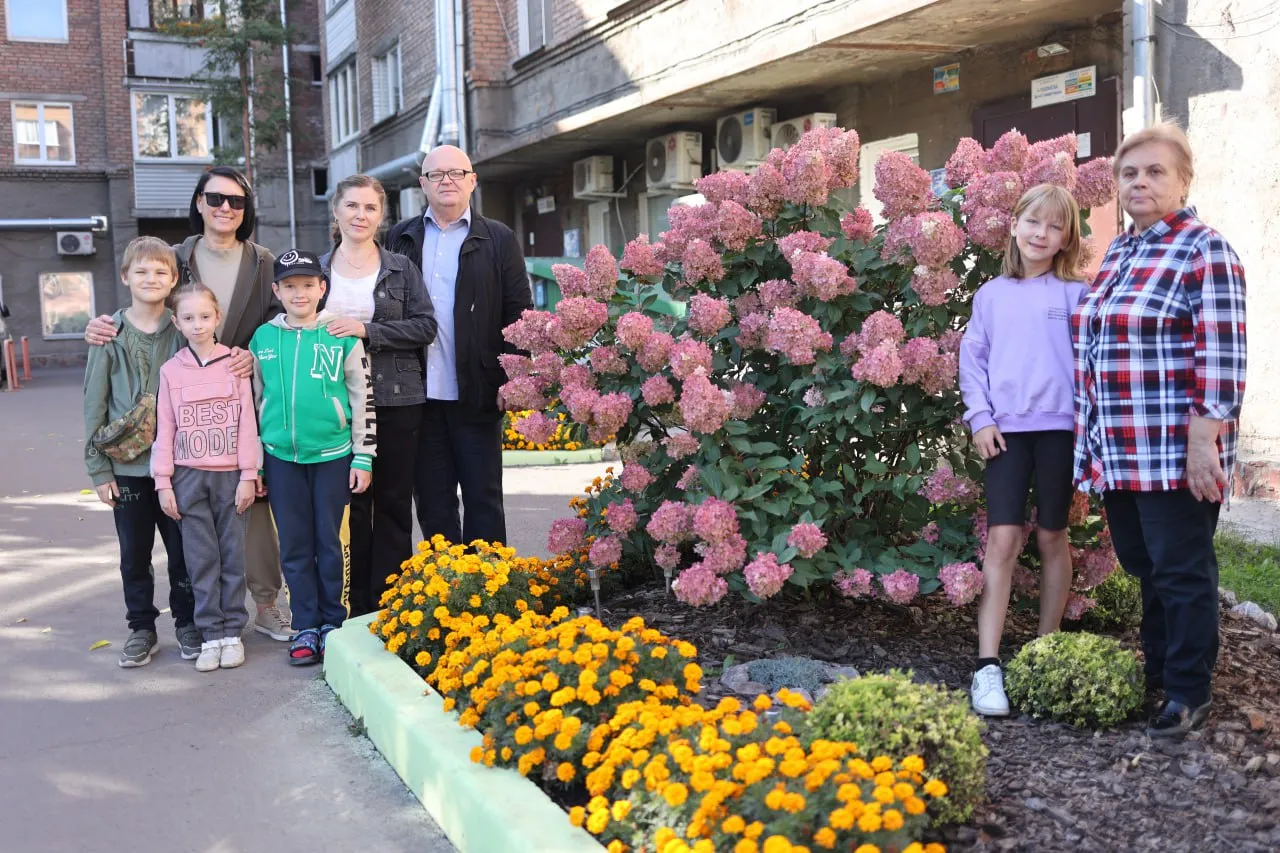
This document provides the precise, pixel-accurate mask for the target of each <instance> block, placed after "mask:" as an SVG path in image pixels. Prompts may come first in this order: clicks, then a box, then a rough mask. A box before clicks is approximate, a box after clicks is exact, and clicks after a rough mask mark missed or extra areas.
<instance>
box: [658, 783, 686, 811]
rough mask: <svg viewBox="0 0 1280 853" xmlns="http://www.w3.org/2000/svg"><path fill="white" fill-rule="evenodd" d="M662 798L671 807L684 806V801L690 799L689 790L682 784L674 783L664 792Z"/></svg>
mask: <svg viewBox="0 0 1280 853" xmlns="http://www.w3.org/2000/svg"><path fill="white" fill-rule="evenodd" d="M662 798H663V799H664V800H666V801H667V805H669V806H673V807H674V806H679V805H683V803H684V801H685V800H687V799H688V798H689V789H688V788H686V787H685V786H684V785H683V784H681V783H680V782H673V783H672V784H670V785H668V786H667V787H666V788H665V789H664V790H663V792H662Z"/></svg>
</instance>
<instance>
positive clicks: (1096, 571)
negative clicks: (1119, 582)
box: [1072, 543, 1120, 590]
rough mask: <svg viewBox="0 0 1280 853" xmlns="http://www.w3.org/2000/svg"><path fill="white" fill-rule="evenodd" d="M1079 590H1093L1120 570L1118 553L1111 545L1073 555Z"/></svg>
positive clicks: (1083, 549) (1079, 551)
mask: <svg viewBox="0 0 1280 853" xmlns="http://www.w3.org/2000/svg"><path fill="white" fill-rule="evenodd" d="M1072 562H1074V563H1075V570H1076V582H1075V586H1076V588H1077V589H1082V590H1084V589H1093V588H1094V587H1095V586H1097V585H1098V584H1100V583H1102V582H1103V581H1105V580H1106V579H1107V578H1109V577H1111V575H1112V574H1114V573H1115V571H1116V570H1117V569H1119V568H1120V563H1119V560H1118V559H1117V558H1116V552H1115V550H1114V549H1112V548H1111V547H1110V544H1109V543H1104V544H1103V545H1100V546H1099V547H1097V548H1082V549H1078V552H1077V553H1075V554H1073V559H1072Z"/></svg>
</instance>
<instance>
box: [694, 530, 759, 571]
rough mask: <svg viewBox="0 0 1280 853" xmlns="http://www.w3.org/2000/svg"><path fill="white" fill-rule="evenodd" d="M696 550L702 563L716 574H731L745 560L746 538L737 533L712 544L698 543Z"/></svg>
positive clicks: (741, 565)
mask: <svg viewBox="0 0 1280 853" xmlns="http://www.w3.org/2000/svg"><path fill="white" fill-rule="evenodd" d="M697 550H698V552H699V555H700V556H701V557H702V562H703V564H704V565H705V566H706V567H707V568H708V569H710V570H711V571H713V572H715V573H716V574H718V575H728V574H733V573H734V572H736V571H738V569H741V568H742V567H743V565H745V564H746V562H747V540H745V539H743V538H742V536H741V534H738V533H734V534H733V535H731V536H729V537H728V538H726V539H724V540H723V541H720V542H716V543H715V544H714V545H711V544H707V543H705V542H702V543H699V544H698V548H697Z"/></svg>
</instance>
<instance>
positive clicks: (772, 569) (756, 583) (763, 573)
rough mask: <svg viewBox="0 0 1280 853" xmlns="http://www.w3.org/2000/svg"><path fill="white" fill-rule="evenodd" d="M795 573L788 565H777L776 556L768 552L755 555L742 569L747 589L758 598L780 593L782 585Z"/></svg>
mask: <svg viewBox="0 0 1280 853" xmlns="http://www.w3.org/2000/svg"><path fill="white" fill-rule="evenodd" d="M793 571H795V570H794V569H793V568H792V567H791V564H790V563H779V562H778V555H777V554H774V553H772V552H770V551H765V552H764V553H762V554H757V555H756V558H755V559H754V560H752V561H751V562H750V563H747V567H746V568H745V569H743V571H742V574H743V576H744V577H745V578H746V580H747V588H748V589H750V590H751V591H752V592H753V593H755V595H756V596H757V597H759V598H771V597H772V596H775V595H777V594H778V593H779V592H781V591H782V585H783V584H785V583H786V582H787V578H789V577H791V573H792V572H793Z"/></svg>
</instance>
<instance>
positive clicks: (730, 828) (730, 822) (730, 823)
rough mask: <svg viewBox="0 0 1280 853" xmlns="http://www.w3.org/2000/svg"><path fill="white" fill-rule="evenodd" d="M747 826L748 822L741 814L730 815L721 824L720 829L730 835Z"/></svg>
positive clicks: (739, 831) (738, 832)
mask: <svg viewBox="0 0 1280 853" xmlns="http://www.w3.org/2000/svg"><path fill="white" fill-rule="evenodd" d="M746 828H747V822H746V821H745V820H743V819H742V817H741V816H740V815H736V814H735V815H730V816H729V817H727V818H725V819H724V823H722V824H720V831H721V832H725V833H728V834H730V835H738V834H740V833H741V832H742V830H744V829H746Z"/></svg>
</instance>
